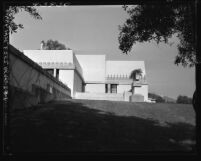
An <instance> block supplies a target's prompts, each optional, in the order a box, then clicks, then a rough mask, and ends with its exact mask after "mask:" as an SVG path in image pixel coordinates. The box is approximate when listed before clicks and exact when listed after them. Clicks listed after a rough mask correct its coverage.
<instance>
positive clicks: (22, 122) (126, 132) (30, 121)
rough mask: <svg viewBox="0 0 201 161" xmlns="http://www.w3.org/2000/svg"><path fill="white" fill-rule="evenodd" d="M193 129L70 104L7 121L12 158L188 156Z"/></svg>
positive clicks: (45, 107) (18, 114) (52, 105)
mask: <svg viewBox="0 0 201 161" xmlns="http://www.w3.org/2000/svg"><path fill="white" fill-rule="evenodd" d="M194 130H195V127H194V126H192V125H190V124H186V123H182V122H181V123H167V126H162V125H159V124H158V121H155V120H149V119H143V118H140V117H134V116H116V115H114V114H113V113H111V112H105V111H101V110H96V109H90V108H89V107H87V106H86V105H83V104H82V103H75V102H72V101H63V102H62V101H60V102H51V103H49V104H46V105H43V107H42V108H41V107H40V108H37V106H35V108H32V109H31V110H26V111H20V112H15V113H13V114H11V120H10V132H11V133H10V143H11V149H10V151H11V153H13V154H18V153H19V152H44V153H51V154H52V153H59V154H62V152H63V153H65V154H66V153H68V152H77V153H79V152H113V153H114V152H117V153H119V152H120V153H121V152H122V153H124V152H131V153H132V154H134V153H141V152H142V153H143V154H144V153H146V152H159V153H160V152H185V153H186V152H192V151H191V150H192V148H194V144H193V143H192V142H194V140H195V136H194V135H195V131H194Z"/></svg>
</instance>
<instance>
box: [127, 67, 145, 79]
mask: <svg viewBox="0 0 201 161" xmlns="http://www.w3.org/2000/svg"><path fill="white" fill-rule="evenodd" d="M137 75H142V70H141V69H135V70H133V71H132V72H131V74H130V76H129V78H131V79H133V80H134V81H135V80H137Z"/></svg>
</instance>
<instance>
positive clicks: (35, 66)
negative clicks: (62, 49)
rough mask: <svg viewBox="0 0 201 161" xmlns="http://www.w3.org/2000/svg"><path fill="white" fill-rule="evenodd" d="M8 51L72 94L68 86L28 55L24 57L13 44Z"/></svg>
mask: <svg viewBox="0 0 201 161" xmlns="http://www.w3.org/2000/svg"><path fill="white" fill-rule="evenodd" d="M8 51H10V52H11V53H12V54H14V55H15V56H17V57H18V58H20V59H21V60H23V61H24V62H26V63H27V64H31V66H32V67H33V68H34V69H36V70H37V71H39V72H40V73H42V74H44V75H45V76H47V77H48V78H50V79H51V80H52V81H54V82H55V83H57V84H58V85H60V86H62V87H63V88H64V89H66V90H68V91H69V92H71V90H70V88H69V87H68V86H66V85H65V84H64V83H63V82H61V81H59V80H58V79H57V78H55V77H54V76H52V75H51V74H50V73H48V72H47V71H45V70H44V69H43V68H42V67H41V66H39V65H38V64H37V63H35V62H34V61H33V60H31V59H30V58H28V57H27V56H26V55H24V54H23V53H22V52H21V51H19V50H18V49H16V48H15V47H14V46H12V45H11V44H9V46H8Z"/></svg>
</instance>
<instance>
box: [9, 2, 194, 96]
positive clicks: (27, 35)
mask: <svg viewBox="0 0 201 161" xmlns="http://www.w3.org/2000/svg"><path fill="white" fill-rule="evenodd" d="M37 9H38V11H39V14H40V15H41V16H42V18H43V19H42V20H35V19H33V18H32V17H31V16H30V15H29V14H28V13H25V12H20V13H19V14H17V15H16V18H15V22H16V23H22V24H23V25H24V29H22V30H18V32H17V33H14V34H12V35H11V36H10V43H11V44H12V45H13V46H14V47H16V48H17V49H19V50H20V51H23V50H35V49H39V48H40V42H41V41H42V40H44V41H47V40H48V39H52V40H58V41H59V42H61V43H63V44H65V45H66V46H67V47H70V48H71V49H73V50H74V51H75V53H79V54H82V53H83V54H106V58H107V59H108V60H144V61H145V68H146V73H147V81H148V84H149V92H154V93H157V94H160V95H164V96H165V95H166V96H169V97H172V98H176V97H177V96H178V95H187V96H189V97H192V94H193V92H194V90H195V68H188V67H187V68H183V67H182V66H181V65H180V66H176V65H175V64H174V59H175V56H176V55H177V52H178V51H177V48H176V45H177V42H178V41H177V39H176V38H172V39H171V40H170V41H171V42H174V44H173V45H172V46H169V45H167V44H159V45H157V44H156V43H155V42H150V43H137V44H135V45H134V46H133V49H132V51H131V52H130V53H129V55H125V54H123V53H122V52H121V51H120V50H119V48H118V45H119V44H118V35H119V30H118V25H122V24H123V23H124V22H125V20H126V18H127V17H128V15H127V14H126V12H125V11H124V10H123V9H122V7H121V6H67V7H37Z"/></svg>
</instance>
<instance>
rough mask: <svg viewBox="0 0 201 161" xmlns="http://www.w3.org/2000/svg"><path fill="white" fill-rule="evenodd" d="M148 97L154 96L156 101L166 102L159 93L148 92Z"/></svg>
mask: <svg viewBox="0 0 201 161" xmlns="http://www.w3.org/2000/svg"><path fill="white" fill-rule="evenodd" d="M148 97H149V98H152V99H155V100H156V102H158V103H159V102H160V103H161V102H165V100H164V99H163V98H162V97H161V96H159V95H157V94H154V93H148Z"/></svg>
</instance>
